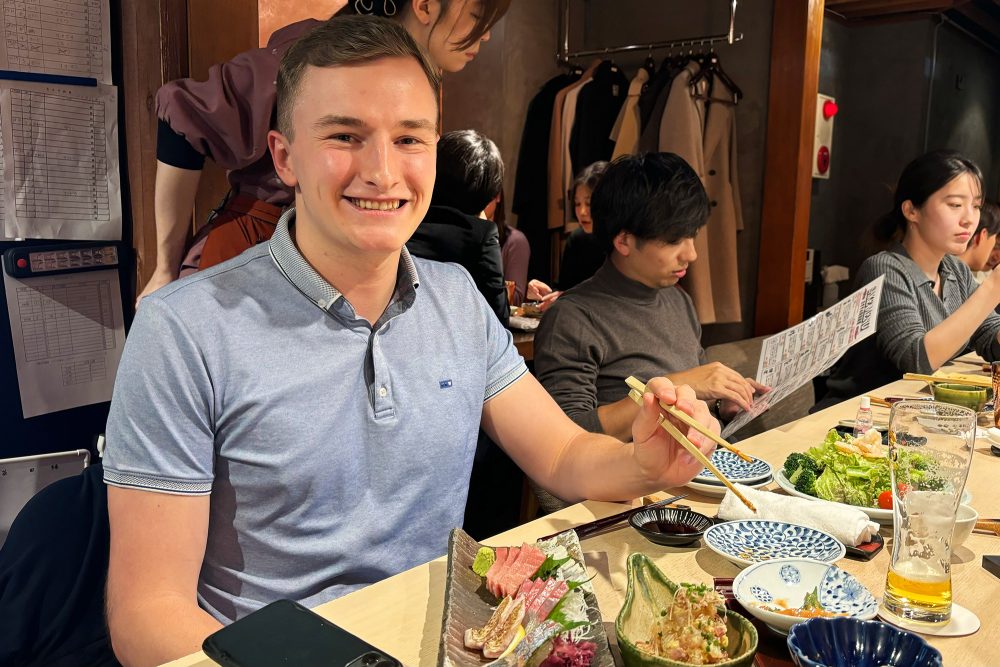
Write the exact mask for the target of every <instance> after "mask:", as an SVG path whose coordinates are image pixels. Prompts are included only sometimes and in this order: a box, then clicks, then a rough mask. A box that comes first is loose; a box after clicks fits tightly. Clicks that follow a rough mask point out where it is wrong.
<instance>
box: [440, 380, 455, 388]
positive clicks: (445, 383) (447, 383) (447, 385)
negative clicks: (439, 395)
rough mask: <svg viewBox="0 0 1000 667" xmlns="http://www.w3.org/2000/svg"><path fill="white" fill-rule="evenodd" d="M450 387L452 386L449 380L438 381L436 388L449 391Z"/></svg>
mask: <svg viewBox="0 0 1000 667" xmlns="http://www.w3.org/2000/svg"><path fill="white" fill-rule="evenodd" d="M451 385H452V382H451V380H439V381H438V386H439V387H441V388H442V389H450V388H451Z"/></svg>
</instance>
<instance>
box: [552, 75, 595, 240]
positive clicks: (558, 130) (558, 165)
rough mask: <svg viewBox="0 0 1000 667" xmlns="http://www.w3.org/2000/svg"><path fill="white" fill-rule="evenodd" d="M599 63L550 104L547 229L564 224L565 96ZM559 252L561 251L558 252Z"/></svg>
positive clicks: (559, 227)
mask: <svg viewBox="0 0 1000 667" xmlns="http://www.w3.org/2000/svg"><path fill="white" fill-rule="evenodd" d="M598 64H599V61H595V62H594V63H593V64H592V65H591V66H590V67H589V68H588V69H587V70H586V71H584V73H583V75H582V76H581V77H580V78H579V79H578V80H577V81H576V83H572V84H570V85H569V86H567V87H566V88H563V89H562V90H560V91H559V92H558V93H556V98H555V102H553V104H552V121H551V123H552V124H551V129H550V131H549V152H548V155H549V169H548V172H549V177H548V227H549V229H550V230H551V229H562V226H563V224H564V223H565V217H564V216H565V207H566V193H565V191H564V185H563V184H564V174H563V169H564V168H565V163H564V160H563V151H564V146H563V143H564V141H565V133H564V132H563V109H564V107H565V105H566V95H567V94H568V93H569V92H570V91H571V90H573V89H575V88H577V87H579V86H582V85H583V84H585V83H586V82H587V81H590V78H591V77H592V76H593V75H594V70H595V69H596V68H597V65H598ZM560 252H561V250H560Z"/></svg>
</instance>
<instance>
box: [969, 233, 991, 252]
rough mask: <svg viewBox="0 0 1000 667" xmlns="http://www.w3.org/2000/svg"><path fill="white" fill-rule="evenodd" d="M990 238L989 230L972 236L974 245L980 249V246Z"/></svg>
mask: <svg viewBox="0 0 1000 667" xmlns="http://www.w3.org/2000/svg"><path fill="white" fill-rule="evenodd" d="M988 237H989V230H988V229H980V230H979V231H977V232H976V233H975V234H973V235H972V245H973V246H974V247H976V248H978V247H979V246H980V245H982V244H983V243H986V242H987V241H988Z"/></svg>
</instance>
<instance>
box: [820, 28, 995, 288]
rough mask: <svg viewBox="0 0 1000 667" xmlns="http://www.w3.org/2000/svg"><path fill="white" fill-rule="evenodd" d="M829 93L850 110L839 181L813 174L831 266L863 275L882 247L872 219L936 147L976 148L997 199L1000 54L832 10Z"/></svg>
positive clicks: (824, 83)
mask: <svg viewBox="0 0 1000 667" xmlns="http://www.w3.org/2000/svg"><path fill="white" fill-rule="evenodd" d="M932 75H933V78H932ZM819 91H820V92H821V93H824V94H829V95H833V96H835V97H836V98H837V102H838V104H839V106H840V113H839V114H838V116H837V119H836V122H835V126H834V131H833V146H832V165H831V175H830V179H829V180H821V179H814V180H813V199H812V209H811V215H810V230H809V244H810V246H811V247H813V248H817V249H819V250H820V252H821V253H822V261H823V263H824V264H841V265H844V266H847V267H848V268H849V269H850V270H851V276H852V277H853V276H854V274H855V273H856V272H857V269H858V267H859V266H860V265H861V262H862V261H864V259H865V258H866V257H868V256H869V255H870V254H872V253H873V252H875V251H877V250H878V249H879V246H878V244H876V243H875V241H874V239H873V238H872V236H871V226H872V223H873V222H874V221H875V220H876V219H877V218H878V217H879V216H881V215H882V214H884V213H886V212H887V211H888V209H889V208H890V207H891V206H892V193H893V190H894V189H895V186H896V180H897V179H898V178H899V173H900V172H901V171H902V169H903V167H904V166H906V164H907V163H908V162H909V161H910V160H912V159H913V158H915V157H917V156H918V155H920V154H921V153H923V152H925V151H926V150H931V149H934V148H952V149H955V150H959V151H962V152H963V153H966V154H968V155H969V156H970V157H972V158H973V159H974V160H976V162H978V163H979V165H980V166H981V167H982V169H983V171H984V174H985V176H986V192H987V195H990V194H991V193H992V196H994V197H996V196H997V193H998V191H1000V58H998V56H997V55H996V54H995V53H993V52H991V51H990V50H988V49H986V48H985V47H983V46H982V45H980V44H979V43H977V42H975V41H973V40H972V39H970V38H969V37H967V36H966V35H965V34H964V33H962V32H960V31H958V30H956V29H954V28H952V27H950V26H949V25H948V24H946V23H945V24H940V23H939V21H938V20H937V19H931V18H920V19H915V20H908V21H903V22H898V23H890V24H880V25H872V26H846V25H844V24H842V23H838V22H836V21H834V20H831V19H830V18H829V16H828V17H827V19H826V21H825V22H824V27H823V51H822V57H821V61H820V85H819ZM851 285H852V283H850V282H848V283H845V284H841V286H840V293H841V296H844V295H845V294H846V293H847V292H848V291H849V290H850V288H851Z"/></svg>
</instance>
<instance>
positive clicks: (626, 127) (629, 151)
mask: <svg viewBox="0 0 1000 667" xmlns="http://www.w3.org/2000/svg"><path fill="white" fill-rule="evenodd" d="M647 81H649V70H647V69H646V68H645V67H640V68H639V71H638V72H637V73H636V75H635V78H634V79H632V82H631V83H630V84H629V85H628V96H627V97H626V98H625V104H623V105H622V110H621V113H619V114H618V120H617V121H616V122H615V126H614V128H613V129H612V130H611V139H612V140H613V141H614V142H615V150H614V151H613V152H612V153H611V159H612V160H613V159H615V158H618V157H621V156H622V155H634V154H635V153H636V152H637V151H638V150H639V127H640V124H641V121H640V118H639V95H641V94H642V89H643V88H644V87H645V85H646V82H647Z"/></svg>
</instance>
